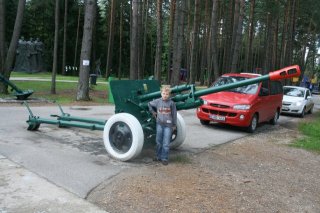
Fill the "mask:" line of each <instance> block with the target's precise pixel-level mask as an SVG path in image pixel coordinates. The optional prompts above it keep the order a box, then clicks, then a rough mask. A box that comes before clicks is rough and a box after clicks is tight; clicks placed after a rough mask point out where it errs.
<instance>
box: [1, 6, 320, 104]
mask: <svg viewBox="0 0 320 213" xmlns="http://www.w3.org/2000/svg"><path fill="white" fill-rule="evenodd" d="M319 35H320V1H318V0H201V1H200V0H126V1H125V0H54V1H53V0H52V1H49V0H10V1H8V0H0V73H1V74H3V75H4V76H6V77H10V73H11V72H12V71H17V72H19V71H20V70H14V63H15V56H16V51H17V44H18V41H19V39H21V38H22V37H23V38H24V39H26V40H29V41H30V40H34V39H36V38H38V39H39V40H40V41H42V42H43V44H44V49H43V61H44V70H45V71H47V72H51V73H52V87H51V92H52V93H54V92H55V86H54V85H55V84H54V81H55V75H56V74H62V75H74V76H79V85H78V94H77V100H86V99H88V98H89V94H88V93H89V89H88V84H89V75H90V74H92V73H95V74H100V73H101V75H102V77H104V78H108V77H109V76H113V77H116V78H119V79H122V78H127V79H144V78H148V77H149V76H154V78H155V79H158V80H161V82H162V83H165V84H170V85H178V84H180V83H182V82H183V83H185V82H187V83H196V82H197V83H199V84H200V85H211V83H212V82H213V81H214V80H215V79H216V78H217V77H218V76H220V75H221V74H223V73H228V72H252V73H260V74H266V73H268V72H269V71H273V70H277V69H280V68H282V67H285V66H288V65H292V64H298V65H299V66H300V67H301V70H302V73H303V74H306V75H308V76H310V77H312V76H314V75H316V74H319V62H318V60H319V59H318V56H319V55H318V49H319ZM84 61H86V62H88V63H87V64H85V63H84ZM68 67H77V69H68ZM66 68H67V69H66ZM6 90H7V88H6V87H5V86H4V85H1V84H0V92H1V93H5V92H6Z"/></svg>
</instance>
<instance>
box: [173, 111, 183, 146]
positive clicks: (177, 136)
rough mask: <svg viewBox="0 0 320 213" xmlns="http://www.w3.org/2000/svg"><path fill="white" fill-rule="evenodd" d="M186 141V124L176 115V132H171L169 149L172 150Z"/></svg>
mask: <svg viewBox="0 0 320 213" xmlns="http://www.w3.org/2000/svg"><path fill="white" fill-rule="evenodd" d="M185 139H186V124H185V122H184V119H183V118H182V116H181V115H180V114H179V113H177V130H176V131H174V132H173V134H172V139H171V143H170V148H171V149H174V148H177V147H179V146H181V144H182V143H183V142H184V140H185Z"/></svg>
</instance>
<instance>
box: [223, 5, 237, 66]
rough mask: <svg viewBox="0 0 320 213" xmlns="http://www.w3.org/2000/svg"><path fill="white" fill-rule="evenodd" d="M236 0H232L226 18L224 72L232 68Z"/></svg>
mask: <svg viewBox="0 0 320 213" xmlns="http://www.w3.org/2000/svg"><path fill="white" fill-rule="evenodd" d="M233 2H234V0H230V2H229V7H228V10H229V11H228V13H227V15H226V18H225V23H224V25H225V32H224V51H223V54H224V55H223V66H222V70H223V72H230V68H231V56H232V55H231V53H232V52H231V49H232V33H233V31H232V30H233V5H234V3H233Z"/></svg>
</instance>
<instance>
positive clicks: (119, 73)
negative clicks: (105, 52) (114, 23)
mask: <svg viewBox="0 0 320 213" xmlns="http://www.w3.org/2000/svg"><path fill="white" fill-rule="evenodd" d="M119 31H120V32H119V68H118V79H119V80H120V78H121V69H122V66H121V65H122V36H123V35H122V32H123V2H122V1H121V2H120V26H119Z"/></svg>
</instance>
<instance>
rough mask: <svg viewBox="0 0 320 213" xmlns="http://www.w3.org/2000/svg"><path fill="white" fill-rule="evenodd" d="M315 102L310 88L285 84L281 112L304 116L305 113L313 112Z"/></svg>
mask: <svg viewBox="0 0 320 213" xmlns="http://www.w3.org/2000/svg"><path fill="white" fill-rule="evenodd" d="M313 106H314V102H313V100H312V94H311V92H310V90H309V89H308V88H304V87H297V86H284V87H283V99H282V109H281V113H288V114H295V115H299V116H300V117H302V118H303V117H304V115H305V113H306V112H308V113H312V110H313Z"/></svg>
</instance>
